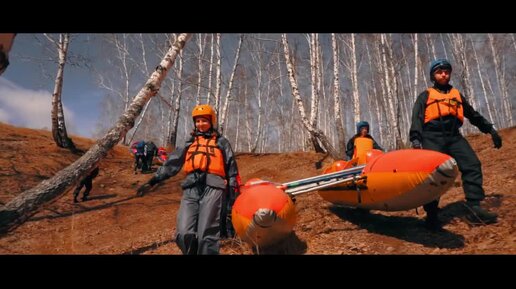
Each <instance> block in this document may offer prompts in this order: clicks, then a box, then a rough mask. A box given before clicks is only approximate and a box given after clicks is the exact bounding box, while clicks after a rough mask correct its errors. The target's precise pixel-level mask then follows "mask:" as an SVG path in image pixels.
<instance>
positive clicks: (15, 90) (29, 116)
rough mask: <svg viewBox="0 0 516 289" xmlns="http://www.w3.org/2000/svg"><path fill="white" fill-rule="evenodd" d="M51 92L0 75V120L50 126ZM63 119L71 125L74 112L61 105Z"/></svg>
mask: <svg viewBox="0 0 516 289" xmlns="http://www.w3.org/2000/svg"><path fill="white" fill-rule="evenodd" d="M51 109H52V93H51V92H49V91H45V90H32V89H28V88H24V87H21V86H19V85H18V84H16V83H14V82H12V81H9V80H7V79H5V78H3V77H0V121H2V122H6V123H9V124H12V125H16V126H21V127H28V128H35V129H41V128H44V127H46V128H48V129H50V128H51V127H52V125H51V120H50V111H51ZM63 109H64V114H65V120H66V122H67V127H68V122H70V125H71V126H73V118H74V114H73V112H72V111H70V110H69V109H68V108H67V107H66V106H65V105H63Z"/></svg>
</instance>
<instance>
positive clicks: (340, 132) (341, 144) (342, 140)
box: [331, 33, 346, 159]
mask: <svg viewBox="0 0 516 289" xmlns="http://www.w3.org/2000/svg"><path fill="white" fill-rule="evenodd" d="M331 47H332V52H333V113H334V114H335V123H336V130H337V143H338V148H339V152H338V153H339V155H340V159H344V158H345V155H346V137H345V135H344V127H343V126H342V118H341V112H340V95H339V92H340V87H339V47H338V44H337V37H336V36H335V33H332V34H331Z"/></svg>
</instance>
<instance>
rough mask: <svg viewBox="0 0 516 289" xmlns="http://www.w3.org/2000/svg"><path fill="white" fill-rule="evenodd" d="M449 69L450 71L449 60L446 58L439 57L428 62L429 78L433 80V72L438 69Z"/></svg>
mask: <svg viewBox="0 0 516 289" xmlns="http://www.w3.org/2000/svg"><path fill="white" fill-rule="evenodd" d="M438 68H440V69H449V70H450V72H451V71H452V66H451V64H450V62H449V61H448V60H447V59H444V58H440V59H436V60H434V61H432V63H431V64H430V80H432V81H435V78H434V72H435V71H436V70H437V69H438Z"/></svg>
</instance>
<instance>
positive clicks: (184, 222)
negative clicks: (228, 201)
mask: <svg viewBox="0 0 516 289" xmlns="http://www.w3.org/2000/svg"><path fill="white" fill-rule="evenodd" d="M225 195H226V194H225V193H224V190H222V189H219V188H213V187H210V186H206V185H204V186H194V187H191V188H187V189H184V191H183V198H182V199H181V205H180V207H179V212H178V214H177V225H176V244H177V246H178V247H179V249H181V252H183V254H184V255H216V254H219V249H220V245H219V240H220V221H221V213H222V212H221V209H222V204H224V203H225V198H226V196H225Z"/></svg>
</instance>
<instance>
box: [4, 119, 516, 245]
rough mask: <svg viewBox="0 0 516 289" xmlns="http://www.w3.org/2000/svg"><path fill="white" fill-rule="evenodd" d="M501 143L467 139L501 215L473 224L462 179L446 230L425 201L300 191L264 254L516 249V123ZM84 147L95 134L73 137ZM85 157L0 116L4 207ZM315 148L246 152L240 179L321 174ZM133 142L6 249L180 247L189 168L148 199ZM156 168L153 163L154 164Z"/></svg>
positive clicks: (446, 203) (447, 212)
mask: <svg viewBox="0 0 516 289" xmlns="http://www.w3.org/2000/svg"><path fill="white" fill-rule="evenodd" d="M500 134H501V135H502V138H503V141H504V143H503V148H502V149H500V150H496V149H493V148H492V142H491V138H490V136H489V135H483V134H478V135H472V136H469V137H468V140H469V141H470V143H471V145H472V146H473V148H474V149H475V151H476V152H477V154H478V156H479V158H480V160H481V161H482V169H483V172H484V188H485V190H486V193H487V199H486V203H487V204H488V207H489V208H490V209H492V210H493V211H495V212H497V213H498V214H499V222H498V223H496V224H493V225H488V226H471V225H470V224H468V222H467V221H466V220H465V218H464V214H465V213H466V209H465V207H464V206H463V199H464V194H463V191H462V187H460V181H459V179H458V180H457V181H456V186H455V187H454V188H452V189H450V190H449V191H448V192H447V193H446V194H445V195H444V196H443V198H442V199H441V203H440V207H441V208H442V214H441V217H442V219H443V221H445V223H446V224H445V226H444V229H445V230H444V231H442V232H429V231H428V230H426V229H425V228H424V227H423V226H422V224H423V219H424V212H423V210H422V209H421V208H420V209H419V210H418V212H416V210H410V211H404V212H381V211H372V212H371V213H370V214H366V215H364V214H361V213H359V212H357V211H356V210H354V209H351V208H337V207H334V206H332V205H331V204H330V203H327V202H325V201H324V200H322V198H321V197H319V195H318V194H317V193H311V194H306V195H303V196H300V197H298V198H297V202H296V207H297V211H298V222H297V225H296V226H295V228H294V234H292V236H291V237H290V238H288V239H287V240H285V241H283V242H282V243H281V244H278V245H277V246H275V247H273V248H264V249H262V251H261V253H274V254H515V253H516V232H515V230H516V195H515V192H516V183H515V181H516V158H515V157H514V152H515V151H516V150H515V147H516V141H515V139H516V128H515V127H513V128H509V129H505V130H501V132H500ZM73 140H74V142H75V143H76V145H77V146H78V147H79V148H81V149H84V150H87V149H88V148H89V147H90V146H91V145H92V144H93V143H94V141H93V140H90V139H85V138H81V137H73ZM77 157H78V156H76V155H73V154H71V153H70V152H69V151H67V150H65V149H60V148H57V147H56V146H55V144H54V142H53V140H52V137H51V134H50V132H48V131H43V130H32V129H26V128H17V127H13V126H10V125H6V124H3V123H0V205H3V204H5V203H7V202H8V201H9V200H11V199H12V198H13V197H15V196H16V195H18V194H19V193H21V192H22V191H24V190H26V189H28V188H31V187H33V186H34V185H36V184H37V183H39V182H41V181H42V180H44V179H47V178H49V177H51V176H52V175H54V174H55V173H56V172H57V171H59V170H61V169H62V168H64V167H66V166H67V165H68V164H70V163H72V162H73V161H74V160H75V159H76V158H77ZM321 157H322V156H321V155H319V154H315V153H288V154H261V155H252V154H239V155H238V156H237V161H238V166H239V169H240V173H241V176H242V179H243V180H244V181H245V180H247V179H250V178H253V177H257V178H262V179H266V180H271V181H277V182H286V181H291V180H295V179H300V178H305V177H310V176H314V175H316V174H318V173H320V172H319V171H318V170H317V169H316V168H315V166H314V163H315V162H316V161H317V160H319V159H320V158H321ZM132 163H133V159H132V157H131V155H130V154H129V151H128V148H127V147H124V146H117V147H116V148H115V149H114V150H112V151H111V152H110V153H109V156H108V157H107V158H106V159H104V160H103V161H102V162H101V163H100V173H99V176H98V177H97V178H96V179H95V180H94V182H93V190H92V192H91V200H90V201H87V202H80V203H78V204H74V203H73V202H72V198H73V197H72V191H73V187H71V188H70V189H69V190H68V191H67V192H66V193H65V194H63V195H62V196H61V197H60V198H58V199H56V200H55V201H53V202H52V203H50V204H47V205H45V206H44V207H43V208H41V210H39V211H38V213H37V214H35V215H34V216H33V217H32V218H31V219H30V220H29V221H27V222H26V223H24V224H23V225H21V226H20V227H18V228H17V229H16V230H14V231H12V232H10V233H8V234H6V235H3V236H0V254H180V251H179V249H178V248H177V246H176V245H175V243H174V240H173V236H174V233H175V221H176V220H175V219H176V214H177V210H178V208H179V202H180V199H181V189H180V186H179V183H180V182H181V180H182V179H183V177H184V175H183V174H182V173H180V174H179V175H177V176H175V177H173V178H170V179H169V180H167V181H166V182H164V183H162V184H160V185H159V186H158V187H156V188H154V189H153V190H152V191H151V192H150V193H149V194H148V195H145V196H144V197H142V198H138V197H135V192H136V189H137V188H138V187H139V186H140V185H141V184H142V183H143V182H145V181H147V180H148V179H149V178H150V177H151V176H152V175H151V174H137V175H134V174H133V171H132ZM154 169H156V166H155V167H154ZM221 251H222V253H223V254H252V253H253V252H252V250H251V249H250V248H249V247H248V246H247V245H245V244H242V243H241V242H240V241H239V240H238V239H233V240H226V241H223V243H222V250H221Z"/></svg>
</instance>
